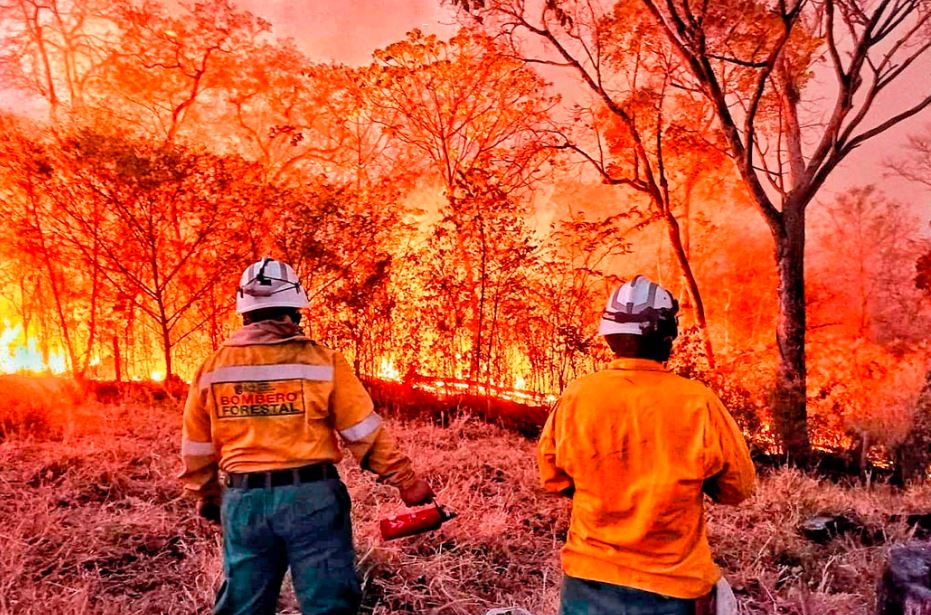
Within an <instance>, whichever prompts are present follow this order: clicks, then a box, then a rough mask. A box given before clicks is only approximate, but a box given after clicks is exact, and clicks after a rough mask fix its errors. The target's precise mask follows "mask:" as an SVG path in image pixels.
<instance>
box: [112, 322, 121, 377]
mask: <svg viewBox="0 0 931 615" xmlns="http://www.w3.org/2000/svg"><path fill="white" fill-rule="evenodd" d="M113 377H114V378H115V379H116V381H117V382H123V365H122V359H121V358H120V334H119V333H118V332H117V333H114V334H113Z"/></svg>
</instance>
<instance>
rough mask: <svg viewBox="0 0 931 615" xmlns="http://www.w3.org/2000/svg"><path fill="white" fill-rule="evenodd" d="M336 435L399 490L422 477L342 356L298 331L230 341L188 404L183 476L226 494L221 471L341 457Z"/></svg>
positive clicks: (197, 490)
mask: <svg viewBox="0 0 931 615" xmlns="http://www.w3.org/2000/svg"><path fill="white" fill-rule="evenodd" d="M337 434H338V435H339V437H340V438H341V439H342V440H343V442H345V444H346V445H347V447H348V448H349V450H350V451H351V452H352V454H353V456H354V457H355V458H356V459H357V460H359V462H360V463H361V464H362V467H363V468H366V469H368V470H371V471H373V472H375V473H376V474H378V475H380V476H381V477H382V478H383V479H384V480H385V481H386V482H387V483H389V484H391V485H394V486H396V487H399V488H403V487H407V486H409V485H411V484H412V483H413V482H414V481H415V480H416V477H415V475H414V472H413V469H412V467H411V462H410V460H409V459H408V458H407V457H406V456H405V455H403V454H402V453H401V452H400V450H399V449H398V446H397V444H396V442H395V440H394V439H393V438H392V437H391V435H390V434H389V433H388V432H387V431H386V430H385V428H384V427H383V426H382V421H381V418H380V417H379V416H378V414H376V413H375V412H374V410H373V405H372V400H371V398H370V397H369V395H368V393H367V392H366V390H365V388H364V387H363V386H362V383H361V382H359V379H358V378H356V376H355V374H354V373H353V370H352V368H351V367H350V366H349V364H348V363H347V362H346V359H345V358H343V356H342V355H341V354H340V353H338V352H335V351H333V350H330V349H328V348H324V347H323V346H320V345H319V344H317V343H315V342H313V341H312V340H310V339H308V338H306V337H304V336H303V335H301V334H300V330H299V329H298V328H297V327H296V326H295V325H293V324H291V323H289V322H288V323H286V322H283V321H264V322H259V323H255V324H251V325H247V326H245V327H243V328H242V329H240V330H239V331H237V332H236V333H234V334H233V336H232V337H231V338H230V339H229V340H227V341H226V342H225V343H224V345H223V346H222V347H221V348H220V349H219V350H217V351H216V352H215V353H214V354H213V356H211V357H210V358H209V359H207V361H206V362H205V363H204V365H203V366H202V367H201V368H200V370H198V372H197V376H196V377H195V378H194V381H193V382H192V383H191V388H190V390H189V392H188V397H187V402H186V404H185V406H184V425H183V429H182V440H181V457H182V460H183V464H184V470H183V472H182V473H181V475H180V478H181V480H182V482H183V484H184V487H185V489H186V490H187V491H188V492H190V493H191V494H193V495H196V496H199V497H202V498H209V497H215V496H217V495H219V493H220V485H219V482H218V470H223V471H226V472H259V471H266V470H276V469H282V468H293V467H299V466H302V465H306V464H310V463H316V462H324V461H330V462H334V463H335V462H338V461H339V460H340V459H341V454H340V450H339V446H338V444H337V440H336V438H337Z"/></svg>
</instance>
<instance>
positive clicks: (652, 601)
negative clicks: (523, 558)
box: [559, 576, 695, 615]
mask: <svg viewBox="0 0 931 615" xmlns="http://www.w3.org/2000/svg"><path fill="white" fill-rule="evenodd" d="M559 602H560V605H559V615H694V613H695V601H694V600H682V599H681V598H667V597H666V596H661V595H659V594H654V593H651V592H647V591H643V590H640V589H634V588H632V587H624V586H622V585H611V584H610V583H601V582H599V581H587V580H585V579H576V578H574V577H570V576H565V577H563V581H562V592H560V595H559Z"/></svg>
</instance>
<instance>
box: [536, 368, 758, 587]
mask: <svg viewBox="0 0 931 615" xmlns="http://www.w3.org/2000/svg"><path fill="white" fill-rule="evenodd" d="M538 453H539V456H538V460H539V464H540V476H541V479H542V482H543V487H544V488H545V489H546V490H548V491H552V492H557V493H563V494H565V495H571V496H572V518H571V521H570V525H569V535H568V538H567V541H566V545H565V547H563V550H562V564H563V569H564V570H565V572H566V574H567V575H569V576H572V577H577V578H580V579H588V580H593V581H602V582H605V583H611V584H614V585H623V586H627V587H634V588H637V589H642V590H645V591H650V592H654V593H658V594H662V595H665V596H671V597H675V598H685V599H691V598H699V597H701V596H704V595H706V594H708V593H709V592H710V591H711V588H712V586H713V585H714V584H715V583H716V582H717V580H718V579H719V578H720V576H721V573H720V571H719V570H718V568H717V566H715V564H714V561H713V560H712V558H711V550H710V548H709V546H708V539H707V534H706V531H705V519H704V510H703V496H702V494H703V493H706V494H708V495H709V496H711V497H712V499H714V500H715V501H717V502H720V503H724V504H737V503H739V502H741V501H742V500H744V499H746V498H747V497H749V496H750V492H751V489H752V486H753V481H754V477H755V472H754V469H753V464H752V463H751V461H750V454H749V452H748V450H747V445H746V443H745V442H744V438H743V435H742V434H741V432H740V429H739V428H738V427H737V424H736V423H735V422H734V419H733V418H731V416H730V414H728V412H727V410H726V409H725V408H724V406H723V405H722V404H721V402H720V400H718V398H717V396H715V394H714V393H712V392H711V391H710V390H708V389H707V388H706V387H705V386H704V385H702V384H700V383H698V382H694V381H691V380H687V379H685V378H681V377H679V376H676V375H675V374H672V373H670V372H669V371H667V370H666V369H665V368H664V367H663V365H662V364H660V363H657V362H655V361H649V360H645V359H617V360H615V361H613V362H612V363H611V364H610V366H609V368H608V369H606V370H602V371H599V372H596V373H594V374H590V375H588V376H585V377H582V378H580V379H578V380H576V381H575V382H573V383H572V384H570V385H569V386H568V387H567V388H566V390H565V392H564V393H563V394H562V396H561V397H560V398H559V400H558V402H557V403H556V406H555V407H554V409H553V411H552V412H551V413H550V416H549V418H548V420H547V421H546V426H545V427H544V428H543V434H542V436H541V438H540V443H539V450H538Z"/></svg>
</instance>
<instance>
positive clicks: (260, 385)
mask: <svg viewBox="0 0 931 615" xmlns="http://www.w3.org/2000/svg"><path fill="white" fill-rule="evenodd" d="M306 306H307V297H306V294H305V292H304V290H303V288H302V287H301V285H300V282H299V281H298V277H297V275H296V274H295V272H294V270H293V269H291V267H290V266H288V265H286V264H284V263H281V262H278V261H275V260H272V259H270V258H266V259H264V260H262V261H260V262H258V263H255V264H254V265H252V266H250V267H249V268H248V269H246V271H245V272H244V273H243V275H242V279H241V281H240V286H239V289H238V291H237V297H236V309H237V312H238V313H239V314H241V315H242V316H243V323H244V326H243V327H242V328H241V329H239V330H238V331H236V332H235V333H234V334H233V335H232V336H231V337H230V338H229V339H228V340H227V341H226V342H225V343H224V344H223V346H222V347H221V348H220V349H219V350H217V351H216V352H215V353H214V354H213V355H212V356H210V357H209V358H208V359H207V360H206V362H205V363H204V364H203V366H202V367H201V368H200V370H199V371H198V373H197V376H196V377H195V379H194V380H193V382H192V383H191V389H190V392H189V394H188V398H187V402H186V404H185V407H184V426H183V432H182V442H181V453H182V459H183V463H184V471H183V473H182V474H181V480H182V481H183V483H184V487H185V489H186V490H187V491H188V492H189V493H190V494H193V495H194V496H196V497H197V498H199V500H200V506H199V511H200V514H201V515H202V516H204V517H206V518H208V519H211V520H220V521H221V522H222V527H223V573H224V582H223V585H222V587H221V588H220V591H219V593H218V595H217V601H216V604H215V607H214V613H216V614H223V615H226V614H231V615H247V614H249V615H262V614H265V613H268V614H271V613H274V612H275V606H276V604H277V601H278V594H279V591H280V589H281V583H282V580H283V578H284V574H285V572H286V571H287V570H288V569H289V568H290V570H291V577H292V580H293V582H294V589H295V593H296V594H297V598H298V601H299V603H300V607H301V611H302V613H304V614H305V615H307V614H314V615H318V614H319V615H323V614H328V615H344V614H345V615H349V614H354V613H356V612H358V609H359V603H360V594H361V592H360V586H359V581H358V578H357V575H356V571H355V557H354V552H353V546H352V529H351V525H350V517H349V512H350V501H349V495H348V493H347V491H346V487H345V486H344V485H343V483H342V482H341V480H340V478H339V474H338V473H337V470H336V466H335V464H336V463H337V462H338V461H339V460H340V452H339V448H338V445H337V438H340V439H342V441H343V442H344V443H345V444H346V445H347V447H348V449H349V450H350V451H351V452H352V454H353V456H354V457H355V458H356V459H357V460H358V461H359V463H360V464H361V465H362V467H363V468H365V469H368V470H371V471H372V472H374V473H376V474H378V475H379V476H380V477H381V478H382V479H383V480H384V481H385V482H387V483H389V484H391V485H393V486H395V487H397V488H398V489H399V490H400V494H401V498H402V499H403V500H404V502H405V503H406V504H407V505H409V506H410V505H416V504H421V503H426V502H428V501H430V500H431V499H432V497H433V492H432V490H431V489H430V486H429V485H428V484H427V483H426V482H424V481H423V480H421V479H418V478H417V476H416V475H415V473H414V471H413V469H412V467H411V462H410V460H409V459H408V458H407V457H406V456H404V455H403V454H402V453H401V452H400V450H399V449H398V447H397V444H396V443H395V441H394V440H393V439H392V437H391V436H390V434H389V433H388V432H387V431H386V430H385V428H384V427H383V426H382V422H381V419H380V418H379V416H378V415H377V414H376V413H375V412H374V411H373V406H372V400H371V398H370V397H369V396H368V394H367V393H366V391H365V389H364V388H363V386H362V384H361V383H360V382H359V380H358V379H357V378H356V376H355V374H354V373H353V370H352V369H351V368H350V366H349V364H348V363H347V361H346V360H345V359H344V358H343V357H342V355H340V353H338V352H335V351H333V350H330V349H328V348H325V347H323V346H321V345H319V344H316V343H315V342H313V341H312V340H310V339H309V338H307V337H305V336H304V335H303V333H302V331H301V329H300V327H299V324H300V321H301V313H300V311H299V310H300V309H302V308H304V307H306ZM219 470H222V471H223V472H225V474H226V480H225V489H224V488H223V487H222V486H221V484H220V481H219V472H218V471H219Z"/></svg>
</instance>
